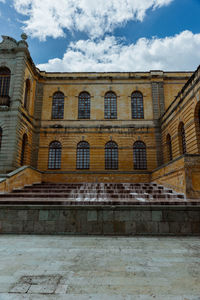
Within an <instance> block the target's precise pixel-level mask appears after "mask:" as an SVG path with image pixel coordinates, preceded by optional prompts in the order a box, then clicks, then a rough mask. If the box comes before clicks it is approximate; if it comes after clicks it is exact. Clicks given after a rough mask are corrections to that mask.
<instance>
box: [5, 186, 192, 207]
mask: <svg viewBox="0 0 200 300" xmlns="http://www.w3.org/2000/svg"><path fill="white" fill-rule="evenodd" d="M0 204H12V205H13V204H21V205H23V204H31V205H34V204H37V205H39V204H41V205H44V204H46V205H149V204H151V205H166V204H179V205H180V204H184V205H185V204H186V200H185V197H184V194H180V193H176V192H174V191H173V190H172V189H168V188H165V187H164V186H161V185H158V184H156V183H41V184H34V185H32V186H25V187H24V188H23V189H15V190H13V191H12V192H10V193H5V194H0Z"/></svg>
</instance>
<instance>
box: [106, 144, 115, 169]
mask: <svg viewBox="0 0 200 300" xmlns="http://www.w3.org/2000/svg"><path fill="white" fill-rule="evenodd" d="M105 169H114V170H116V169H118V146H117V144H116V143H115V142H112V141H111V142H108V143H107V144H106V146H105Z"/></svg>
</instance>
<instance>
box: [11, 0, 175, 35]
mask: <svg viewBox="0 0 200 300" xmlns="http://www.w3.org/2000/svg"><path fill="white" fill-rule="evenodd" d="M13 1H14V7H15V9H16V10H17V12H19V13H21V14H23V15H26V16H27V20H26V21H25V22H24V23H25V25H24V30H25V31H26V32H27V33H28V34H30V35H31V36H32V37H37V38H39V39H40V40H45V39H46V37H47V36H51V37H53V38H57V37H63V36H64V35H65V33H64V30H65V29H67V30H70V31H72V32H73V31H77V30H79V31H82V32H86V33H87V34H88V35H89V36H90V37H92V38H95V37H100V36H102V35H103V34H104V33H105V32H111V31H112V30H113V29H114V28H116V27H117V26H123V25H124V24H125V23H126V22H128V21H129V20H136V21H142V20H143V19H144V17H145V14H146V11H147V10H148V9H150V8H152V9H156V8H159V7H161V6H164V5H168V4H170V3H171V2H172V1H174V0H59V1H58V0H13Z"/></svg>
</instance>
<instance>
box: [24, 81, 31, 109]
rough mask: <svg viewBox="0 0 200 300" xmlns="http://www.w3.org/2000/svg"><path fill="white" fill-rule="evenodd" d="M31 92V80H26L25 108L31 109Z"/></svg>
mask: <svg viewBox="0 0 200 300" xmlns="http://www.w3.org/2000/svg"><path fill="white" fill-rule="evenodd" d="M30 91H31V84H30V80H29V79H26V83H25V93H24V108H26V109H28V108H29V102H30Z"/></svg>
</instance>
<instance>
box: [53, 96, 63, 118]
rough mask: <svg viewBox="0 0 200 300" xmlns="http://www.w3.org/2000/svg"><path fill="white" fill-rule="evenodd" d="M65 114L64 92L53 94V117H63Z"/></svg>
mask: <svg viewBox="0 0 200 300" xmlns="http://www.w3.org/2000/svg"><path fill="white" fill-rule="evenodd" d="M63 116H64V94H63V93H61V92H57V93H55V94H54V95H53V103H52V119H63Z"/></svg>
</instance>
